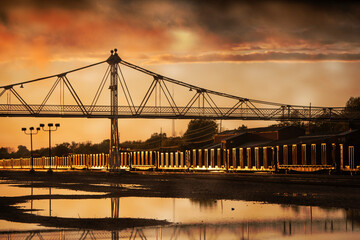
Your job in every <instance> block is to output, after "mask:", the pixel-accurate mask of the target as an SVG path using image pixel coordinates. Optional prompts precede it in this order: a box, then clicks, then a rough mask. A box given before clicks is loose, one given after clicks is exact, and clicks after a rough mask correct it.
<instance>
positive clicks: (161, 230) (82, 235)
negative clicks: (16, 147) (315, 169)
mask: <svg viewBox="0 0 360 240" xmlns="http://www.w3.org/2000/svg"><path fill="white" fill-rule="evenodd" d="M308 224H309V222H307V221H284V222H281V221H279V222H246V223H232V224H228V223H224V224H215V225H214V224H195V225H181V224H178V225H171V226H166V227H147V228H130V229H124V230H121V231H91V230H78V231H68V230H60V231H46V232H41V231H37V232H21V233H20V232H19V233H0V239H31V238H39V239H55V238H59V239H112V240H115V239H116V240H119V239H154V240H155V239H156V240H163V239H164V240H165V239H174V240H175V239H179V240H180V239H185V240H190V239H199V240H206V239H207V240H210V239H242V240H256V239H264V238H266V239H304V238H305V239H319V240H322V239H324V240H328V239H358V237H359V233H360V232H359V231H360V229H359V228H358V227H357V228H355V229H353V230H347V229H346V225H345V222H344V221H338V220H337V221H335V220H334V221H329V220H321V221H315V222H314V223H313V224H312V226H313V233H310V232H309V231H308ZM331 226H332V227H331Z"/></svg>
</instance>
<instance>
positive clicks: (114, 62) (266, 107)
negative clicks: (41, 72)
mask: <svg viewBox="0 0 360 240" xmlns="http://www.w3.org/2000/svg"><path fill="white" fill-rule="evenodd" d="M104 62H107V63H108V64H109V66H108V68H107V70H106V72H105V74H104V76H103V78H102V80H101V83H100V86H99V88H98V90H97V92H96V94H95V96H94V99H93V101H92V103H91V105H84V104H83V102H82V101H81V99H80V98H79V96H78V95H77V93H76V91H75V89H74V88H73V86H72V85H71V83H70V81H69V79H68V78H67V74H69V73H72V72H76V71H79V70H82V69H86V68H90V67H93V66H95V65H98V64H102V63H104ZM120 64H121V65H123V66H126V67H129V68H131V69H134V70H136V71H139V72H142V73H144V74H147V75H150V76H152V77H153V81H152V83H151V85H150V87H149V89H148V90H147V92H146V94H145V96H144V97H143V99H142V101H141V103H140V105H138V106H135V104H134V102H133V99H132V97H131V94H130V91H129V89H128V86H127V84H126V81H125V78H124V75H123V72H122V70H121V68H120ZM52 77H57V79H56V81H55V83H54V84H53V86H52V87H51V89H50V91H49V92H48V94H47V95H46V97H45V99H44V100H43V102H42V103H41V104H40V105H36V104H28V103H27V102H25V101H24V99H23V98H22V97H21V96H20V95H19V94H18V93H17V92H16V91H15V90H14V89H13V86H17V85H23V84H29V83H33V82H37V81H41V80H45V79H49V78H52ZM108 78H110V90H111V99H110V100H111V104H110V106H97V102H98V100H99V97H100V95H101V92H102V90H103V88H104V86H105V84H106V81H107V79H108ZM59 83H60V84H62V87H63V86H64V85H66V87H67V88H68V90H69V92H70V93H71V95H72V97H73V98H74V100H75V102H76V104H77V105H64V99H62V101H63V102H61V98H60V102H61V103H60V105H47V102H48V100H49V98H50V97H51V95H52V93H53V92H54V90H55V88H56V87H57V86H58V84H59ZM168 83H172V84H176V85H178V86H181V87H185V88H188V89H190V90H194V91H195V94H194V95H193V96H192V97H191V99H190V100H189V101H188V103H187V104H186V106H185V107H182V106H179V104H177V103H176V101H175V99H174V98H173V96H172V95H171V94H170V91H169V88H168V85H167V84H168ZM118 84H119V85H120V86H121V88H122V92H123V94H124V97H125V99H126V102H127V104H128V106H118V95H117V94H118V89H117V88H118ZM0 88H3V89H2V91H1V92H0V97H1V96H2V95H3V94H4V93H5V92H6V91H7V90H9V92H11V93H12V94H14V95H15V96H16V97H17V99H18V100H19V101H20V103H21V104H20V105H19V104H10V101H9V100H8V104H6V105H2V104H0V116H39V117H43V116H54V117H88V118H111V119H112V131H113V132H115V131H118V127H117V118H167V119H193V118H213V119H245V120H277V121H278V120H279V121H281V120H301V121H318V120H326V121H359V120H360V113H359V111H349V110H348V109H345V108H332V107H326V108H323V107H311V106H310V107H309V106H298V105H285V104H280V103H274V102H267V101H261V100H254V99H248V98H243V97H239V96H234V95H230V94H226V93H222V92H217V91H212V90H209V89H205V88H201V87H198V86H195V85H192V84H188V83H185V82H181V81H178V80H175V79H172V78H169V77H165V76H162V75H160V74H157V73H155V72H152V71H149V70H147V69H145V68H142V67H139V66H136V65H134V64H131V63H129V62H126V61H124V60H122V59H121V58H120V57H119V55H118V54H117V52H116V51H115V53H113V52H112V54H111V55H110V57H109V58H108V59H107V60H106V61H102V62H98V63H95V64H91V65H88V66H85V67H82V68H77V69H74V70H70V71H67V72H64V73H61V74H57V75H52V76H48V77H43V78H38V79H34V80H30V81H25V82H20V83H15V84H10V85H6V86H2V87H0ZM158 89H159V90H158ZM62 91H63V92H64V90H62ZM157 91H159V102H160V105H159V106H158V104H157ZM154 92H155V106H149V99H150V97H151V96H152V95H153V93H154ZM162 95H165V98H166V101H167V105H168V106H164V105H161V100H160V98H161V96H162ZM9 96H11V94H10V93H9ZM213 96H220V97H222V98H223V99H231V100H232V101H233V100H236V102H235V104H233V105H232V106H231V107H219V104H217V102H216V101H214V99H213ZM196 101H199V106H198V107H195V106H194V105H195V103H196ZM201 103H202V106H201ZM206 105H207V106H206ZM115 122H116V123H115ZM115 135H117V136H118V134H115ZM112 136H113V134H112ZM114 141H115V142H116V140H115V139H114ZM115 145H116V144H115Z"/></svg>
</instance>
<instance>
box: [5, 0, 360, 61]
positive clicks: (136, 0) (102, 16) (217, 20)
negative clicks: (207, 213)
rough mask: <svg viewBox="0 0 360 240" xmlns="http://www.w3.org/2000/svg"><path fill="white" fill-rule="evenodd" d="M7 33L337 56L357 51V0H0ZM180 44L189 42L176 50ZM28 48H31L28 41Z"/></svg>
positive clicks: (22, 38) (81, 41) (167, 47)
mask: <svg viewBox="0 0 360 240" xmlns="http://www.w3.org/2000/svg"><path fill="white" fill-rule="evenodd" d="M14 10H19V11H14ZM20 10H21V11H20ZM1 23H3V24H1ZM1 25H3V26H1ZM4 26H5V27H4ZM1 27H2V28H1ZM94 33H95V35H96V37H94ZM178 33H180V34H178ZM15 40H16V41H17V43H16V44H13V45H18V44H22V43H26V44H28V45H31V44H32V43H34V42H35V43H37V44H38V45H41V44H42V45H46V46H47V47H48V46H50V47H49V48H51V47H56V48H59V49H60V48H61V49H65V50H69V49H70V50H71V51H73V50H74V49H77V48H80V47H81V48H83V49H92V50H93V51H96V50H97V49H94V48H97V47H96V46H99V47H98V48H102V46H100V45H101V44H103V45H111V47H113V44H114V43H116V44H117V47H118V48H123V49H125V48H126V49H129V50H130V51H133V52H135V53H134V55H135V54H136V55H138V54H139V53H140V52H142V53H144V54H147V55H149V56H155V55H159V54H162V53H169V54H173V55H174V56H175V52H177V51H183V52H177V54H178V56H180V57H179V59H184V58H183V57H181V56H184V55H185V54H187V53H186V51H188V52H190V55H191V56H200V57H196V58H200V60H199V61H205V58H206V57H205V56H207V58H208V59H209V61H213V58H214V57H219V59H220V60H221V59H224V61H226V59H229V58H231V57H233V58H235V60H234V61H241V59H242V58H243V59H244V61H250V58H254V59H256V60H253V61H257V60H260V58H261V57H263V59H264V60H269V56H270V55H269V54H267V53H264V52H266V51H268V52H271V53H278V55H277V56H276V57H275V54H272V56H273V58H274V59H272V58H270V60H276V59H278V60H282V59H286V58H288V59H290V60H291V59H300V60H301V59H302V58H304V59H310V58H311V57H313V58H314V59H316V60H321V59H330V58H331V59H333V58H336V59H339V60H344V58H346V57H345V56H346V55H348V56H349V59H351V57H350V56H357V54H358V53H359V52H360V44H359V42H360V3H357V2H352V1H341V2H340V1H326V2H325V1H305V0H302V1H299V0H298V1H274V0H273V1H265V0H259V1H238V0H222V1H214V0H209V1H196V0H177V1H167V0H133V1H125V0H123V1H121V0H104V1H96V0H78V1H74V0H68V1H67V0H52V1H49V0H33V1H28V0H12V1H0V49H1V45H3V46H5V45H4V44H2V43H8V45H11V43H13V42H14V41H15ZM190 41H193V42H190ZM40 43H41V44H40ZM179 46H180V47H179ZM181 46H191V47H184V49H185V50H182V49H181ZM3 48H6V49H8V48H9V47H3ZM29 49H36V48H33V47H32V46H29ZM179 49H181V50H179ZM184 51H185V52H184ZM204 52H212V53H214V52H215V55H213V56H212V57H210V56H209V55H203V53H204ZM321 53H322V54H323V55H324V56H321ZM223 54H226V57H224V56H223ZM246 54H253V55H251V56H250V55H246ZM254 54H256V55H254ZM349 54H350V55H349ZM351 54H352V55H351ZM330 56H331V57H330ZM190 59H195V57H191V58H190ZM164 60H165V59H164ZM356 60H357V59H356ZM179 61H180V60H179ZM195 61H197V60H196V59H195ZM229 61H231V60H229Z"/></svg>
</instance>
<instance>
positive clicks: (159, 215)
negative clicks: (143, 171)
mask: <svg viewBox="0 0 360 240" xmlns="http://www.w3.org/2000/svg"><path fill="white" fill-rule="evenodd" d="M30 204H31V203H30V202H27V203H23V204H20V205H18V206H20V207H22V208H26V209H31V205H30ZM94 206H96V207H94ZM114 206H117V207H116V208H114ZM112 207H113V208H114V209H119V211H118V212H117V213H115V216H114V214H113V215H112V213H114V212H113V211H112ZM50 208H51V209H50ZM32 209H40V210H39V211H37V212H36V214H38V215H42V216H49V215H50V214H51V216H56V217H66V218H109V217H120V218H155V219H158V220H164V219H165V220H168V221H170V222H177V223H182V224H184V223H185V224H194V223H219V222H229V223H231V222H246V221H269V222H270V221H277V220H305V219H310V218H311V219H312V220H318V219H344V217H345V212H344V211H343V210H341V209H322V208H319V207H305V206H296V207H295V206H283V205H278V204H264V203H259V202H247V201H233V200H196V199H178V198H150V197H122V198H104V199H52V200H33V201H32Z"/></svg>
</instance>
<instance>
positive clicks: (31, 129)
mask: <svg viewBox="0 0 360 240" xmlns="http://www.w3.org/2000/svg"><path fill="white" fill-rule="evenodd" d="M21 131H23V132H24V133H25V134H26V135H30V146H31V147H30V162H31V169H30V172H31V173H33V172H35V170H34V160H33V144H32V136H33V135H36V134H38V132H39V131H40V128H39V127H38V128H36V132H33V131H34V127H30V128H29V132H26V128H21Z"/></svg>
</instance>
